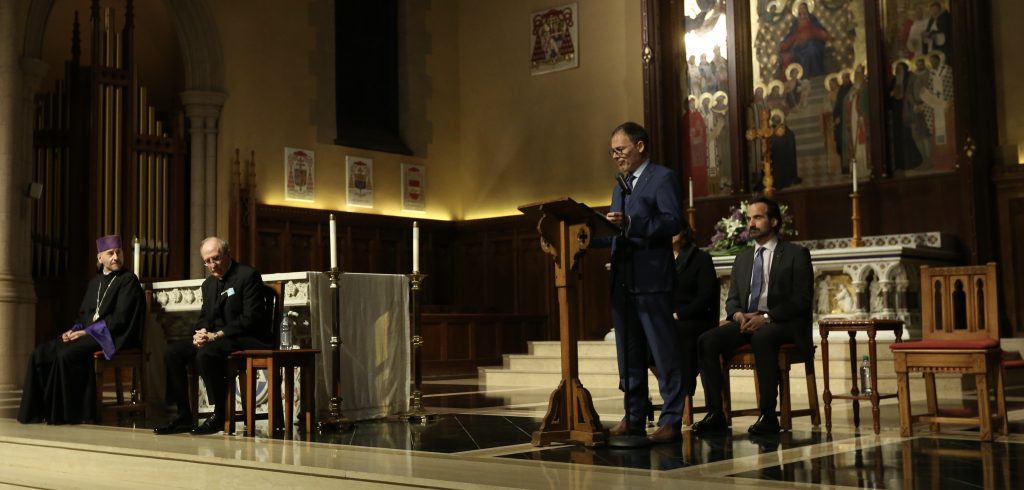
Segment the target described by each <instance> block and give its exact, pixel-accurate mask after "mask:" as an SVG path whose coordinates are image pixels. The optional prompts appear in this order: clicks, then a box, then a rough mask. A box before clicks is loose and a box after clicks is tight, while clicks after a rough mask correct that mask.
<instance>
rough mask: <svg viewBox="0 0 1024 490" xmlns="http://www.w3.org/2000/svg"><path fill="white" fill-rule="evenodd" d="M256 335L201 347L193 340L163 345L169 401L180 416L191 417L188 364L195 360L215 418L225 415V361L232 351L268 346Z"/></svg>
mask: <svg viewBox="0 0 1024 490" xmlns="http://www.w3.org/2000/svg"><path fill="white" fill-rule="evenodd" d="M269 348H271V345H269V344H266V343H264V342H262V341H260V340H259V339H256V338H255V337H249V336H244V335H243V336H239V337H231V338H222V339H218V340H214V341H213V342H210V343H208V344H204V345H203V346H202V347H196V346H194V345H192V339H191V338H189V339H182V340H178V341H175V342H171V343H170V344H167V346H166V347H164V367H165V368H166V369H167V400H168V401H173V402H174V403H175V404H176V405H177V406H178V415H179V416H186V417H191V416H192V409H191V407H189V403H188V371H187V369H188V366H189V364H190V363H192V362H193V360H195V368H196V373H197V374H199V376H201V377H202V378H203V384H205V385H206V399H207V401H208V402H209V403H210V404H212V405H213V406H214V417H218V418H223V417H224V415H225V408H226V407H225V406H224V399H225V397H226V396H227V389H228V380H227V379H226V376H227V372H226V367H225V364H226V362H227V358H228V356H229V355H231V353H232V352H235V351H239V350H245V349H269Z"/></svg>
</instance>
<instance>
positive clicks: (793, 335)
mask: <svg viewBox="0 0 1024 490" xmlns="http://www.w3.org/2000/svg"><path fill="white" fill-rule="evenodd" d="M747 226H748V227H749V228H750V237H751V239H753V240H754V241H755V242H756V246H755V247H754V248H752V249H747V250H745V251H743V252H741V253H740V254H739V255H737V256H736V261H735V262H734V263H733V266H732V284H731V285H730V286H729V296H728V297H727V299H726V302H725V311H726V315H727V317H726V320H725V321H723V323H722V325H721V326H719V327H717V328H714V329H711V330H710V331H708V332H707V333H705V334H703V335H701V336H700V340H699V344H700V370H701V373H700V376H701V381H702V383H703V384H704V397H705V403H706V405H707V408H708V413H707V415H706V416H705V417H704V419H703V420H701V421H700V422H697V423H695V424H693V430H694V431H695V432H697V433H698V434H700V433H707V432H713V431H721V430H725V429H726V428H727V425H726V420H725V415H724V413H723V412H722V376H723V373H722V367H721V358H722V357H723V356H730V355H732V353H733V351H735V350H736V348H738V347H740V346H742V345H745V344H750V345H751V347H752V348H753V352H754V358H755V361H756V363H757V376H758V380H759V389H760V404H759V406H758V408H759V409H760V411H761V415H760V417H758V419H757V421H756V422H755V423H754V425H751V426H750V428H749V429H748V431H749V432H750V433H752V434H777V433H778V432H779V420H778V418H777V417H776V414H775V404H776V401H777V399H778V394H779V391H778V388H779V369H778V362H777V359H778V354H779V347H780V346H782V345H783V344H787V343H796V344H797V345H798V346H799V347H800V349H801V350H803V351H804V352H805V353H806V354H808V355H810V354H812V353H813V348H814V347H813V342H812V339H811V323H812V319H811V305H812V304H813V296H814V272H813V270H812V267H811V254H810V252H808V251H807V249H806V248H804V247H801V246H799V245H795V244H792V243H788V242H783V241H780V240H779V238H778V234H779V228H780V227H781V226H782V212H781V211H780V210H779V205H778V203H776V202H775V201H772V200H771V199H767V198H760V199H756V200H754V201H753V202H751V203H750V204H749V205H748V206H747Z"/></svg>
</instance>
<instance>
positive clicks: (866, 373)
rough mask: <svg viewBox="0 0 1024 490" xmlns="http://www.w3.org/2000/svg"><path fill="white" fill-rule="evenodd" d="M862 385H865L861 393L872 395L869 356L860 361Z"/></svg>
mask: <svg viewBox="0 0 1024 490" xmlns="http://www.w3.org/2000/svg"><path fill="white" fill-rule="evenodd" d="M860 385H861V387H863V389H862V390H861V393H863V394H864V396H871V359H870V358H868V356H864V359H863V360H861V362H860Z"/></svg>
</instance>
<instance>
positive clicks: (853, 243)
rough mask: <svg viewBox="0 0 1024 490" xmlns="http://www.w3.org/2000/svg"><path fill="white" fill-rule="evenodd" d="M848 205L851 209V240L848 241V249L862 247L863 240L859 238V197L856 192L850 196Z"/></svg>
mask: <svg viewBox="0 0 1024 490" xmlns="http://www.w3.org/2000/svg"><path fill="white" fill-rule="evenodd" d="M850 203H851V206H852V207H853V214H852V215H851V216H850V221H851V222H852V223H853V238H851V239H850V248H856V247H863V246H864V240H861V238H860V195H859V194H857V193H856V192H853V193H851V194H850Z"/></svg>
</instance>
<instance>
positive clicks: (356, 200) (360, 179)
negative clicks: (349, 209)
mask: <svg viewBox="0 0 1024 490" xmlns="http://www.w3.org/2000/svg"><path fill="white" fill-rule="evenodd" d="M345 169H346V172H345V177H346V180H347V185H346V186H345V187H346V189H347V190H348V192H346V203H347V204H348V205H349V206H359V207H364V208H372V207H373V159H372V158H364V157H353V156H346V157H345Z"/></svg>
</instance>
